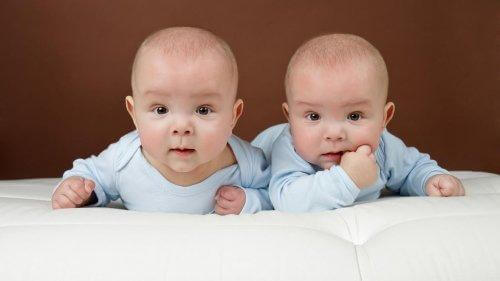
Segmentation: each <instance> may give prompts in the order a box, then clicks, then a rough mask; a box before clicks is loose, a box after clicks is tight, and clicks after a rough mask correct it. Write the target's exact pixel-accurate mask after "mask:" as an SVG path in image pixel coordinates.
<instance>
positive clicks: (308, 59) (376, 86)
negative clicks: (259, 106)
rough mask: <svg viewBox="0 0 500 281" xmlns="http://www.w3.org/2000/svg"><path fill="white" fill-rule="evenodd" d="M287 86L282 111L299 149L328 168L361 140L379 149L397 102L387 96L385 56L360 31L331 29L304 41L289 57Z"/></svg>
mask: <svg viewBox="0 0 500 281" xmlns="http://www.w3.org/2000/svg"><path fill="white" fill-rule="evenodd" d="M285 87H286V97H287V102H286V103H283V111H284V112H285V115H286V117H287V119H288V120H289V123H290V128H291V134H292V138H293V144H294V147H295V150H296V152H297V153H298V154H299V155H300V156H301V157H302V158H303V159H304V160H306V161H308V162H309V163H312V164H314V165H317V166H320V167H322V168H324V169H328V168H330V167H331V166H332V165H337V164H339V163H340V158H341V156H342V154H343V153H344V152H346V151H356V149H357V148H358V147H359V146H361V145H365V144H366V145H369V146H370V147H371V148H372V151H375V149H377V147H378V144H379V139H380V135H381V133H382V131H383V129H384V128H385V126H386V125H387V123H389V121H390V120H391V118H392V116H393V114H394V104H393V103H392V102H386V100H387V90H388V74H387V69H386V66H385V63H384V60H383V58H382V56H381V55H380V53H379V52H378V51H377V49H375V47H373V46H372V45H371V44H370V43H369V42H368V41H366V40H364V39H363V38H361V37H358V36H355V35H349V34H329V35H323V36H319V37H316V38H313V39H311V40H309V41H307V42H306V43H304V44H303V45H302V46H301V47H300V48H299V49H298V50H297V51H296V52H295V54H294V55H293V57H292V58H291V60H290V63H289V65H288V69H287V74H286V78H285Z"/></svg>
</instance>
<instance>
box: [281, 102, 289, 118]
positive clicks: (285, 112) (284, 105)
mask: <svg viewBox="0 0 500 281" xmlns="http://www.w3.org/2000/svg"><path fill="white" fill-rule="evenodd" d="M281 109H282V110H283V114H284V115H285V117H286V120H288V121H290V112H289V111H288V104H287V103H286V102H284V103H282V104H281Z"/></svg>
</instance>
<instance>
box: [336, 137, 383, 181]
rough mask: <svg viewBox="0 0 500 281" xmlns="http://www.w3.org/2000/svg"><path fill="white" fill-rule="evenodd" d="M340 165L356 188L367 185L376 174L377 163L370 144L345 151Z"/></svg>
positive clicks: (374, 178)
mask: <svg viewBox="0 0 500 281" xmlns="http://www.w3.org/2000/svg"><path fill="white" fill-rule="evenodd" d="M340 167H342V169H344V171H345V172H346V173H347V174H348V175H349V177H351V179H352V181H353V182H354V183H355V184H356V186H357V187H358V188H365V187H369V186H371V185H372V184H374V183H375V181H376V180H377V176H378V172H379V169H378V165H377V162H376V161H375V155H374V154H373V153H372V150H371V148H370V146H368V145H362V146H360V147H358V149H357V150H356V151H353V152H345V153H344V155H342V158H341V159H340Z"/></svg>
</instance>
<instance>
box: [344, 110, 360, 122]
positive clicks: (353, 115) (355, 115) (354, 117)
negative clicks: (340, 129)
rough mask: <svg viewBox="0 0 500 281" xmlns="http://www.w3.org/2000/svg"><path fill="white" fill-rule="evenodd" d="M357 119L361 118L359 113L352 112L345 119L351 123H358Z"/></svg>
mask: <svg viewBox="0 0 500 281" xmlns="http://www.w3.org/2000/svg"><path fill="white" fill-rule="evenodd" d="M359 118H361V113H360V112H352V113H349V115H347V119H349V120H352V121H358V120H359Z"/></svg>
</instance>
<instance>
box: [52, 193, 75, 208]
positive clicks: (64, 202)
mask: <svg viewBox="0 0 500 281" xmlns="http://www.w3.org/2000/svg"><path fill="white" fill-rule="evenodd" d="M55 201H56V202H57V204H58V205H59V206H60V208H74V207H76V205H75V203H73V202H72V201H71V200H70V199H69V198H68V197H67V196H66V195H65V194H59V195H58V196H56V198H55Z"/></svg>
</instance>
